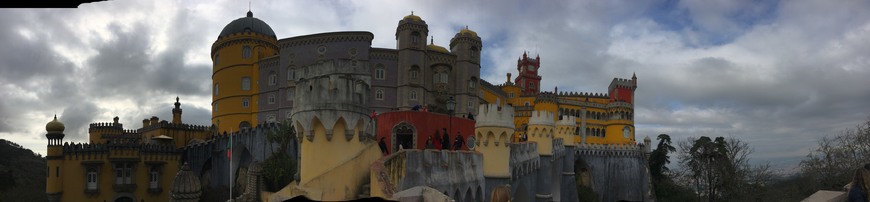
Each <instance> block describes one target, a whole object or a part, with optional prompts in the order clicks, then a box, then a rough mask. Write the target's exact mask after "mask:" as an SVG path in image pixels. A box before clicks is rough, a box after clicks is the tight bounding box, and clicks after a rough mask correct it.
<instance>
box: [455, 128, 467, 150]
mask: <svg viewBox="0 0 870 202" xmlns="http://www.w3.org/2000/svg"><path fill="white" fill-rule="evenodd" d="M462 144H465V141H464V140H462V134H459V132H457V133H456V141H454V143H453V150H457V151H459V150H462Z"/></svg>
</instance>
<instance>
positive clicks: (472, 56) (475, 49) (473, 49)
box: [469, 46, 478, 58]
mask: <svg viewBox="0 0 870 202" xmlns="http://www.w3.org/2000/svg"><path fill="white" fill-rule="evenodd" d="M469 52H470V53H471V58H475V57H477V52H478V50H477V46H474V47H471V51H469Z"/></svg>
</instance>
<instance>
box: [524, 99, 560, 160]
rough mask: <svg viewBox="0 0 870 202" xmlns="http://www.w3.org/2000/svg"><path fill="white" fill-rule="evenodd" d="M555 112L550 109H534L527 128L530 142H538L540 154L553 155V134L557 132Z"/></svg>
mask: <svg viewBox="0 0 870 202" xmlns="http://www.w3.org/2000/svg"><path fill="white" fill-rule="evenodd" d="M554 117H555V116H554V113H553V112H550V111H537V110H536V111H532V116H531V117H530V118H529V128H528V130H527V133H528V135H527V136H528V138H529V141H530V142H537V143H538V154H541V155H542V156H552V155H553V134H554V133H555V121H554Z"/></svg>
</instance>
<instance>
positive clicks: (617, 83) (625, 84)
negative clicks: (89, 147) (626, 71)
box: [607, 78, 637, 92]
mask: <svg viewBox="0 0 870 202" xmlns="http://www.w3.org/2000/svg"><path fill="white" fill-rule="evenodd" d="M634 87H637V86H636V85H635V84H634V82H633V81H632V80H631V79H622V78H613V81H611V82H610V86H608V87H607V89H608V92H611V91H613V89H614V88H634Z"/></svg>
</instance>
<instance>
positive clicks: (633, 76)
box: [631, 72, 637, 80]
mask: <svg viewBox="0 0 870 202" xmlns="http://www.w3.org/2000/svg"><path fill="white" fill-rule="evenodd" d="M631 80H637V74H635V73H634V72H632V73H631Z"/></svg>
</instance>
